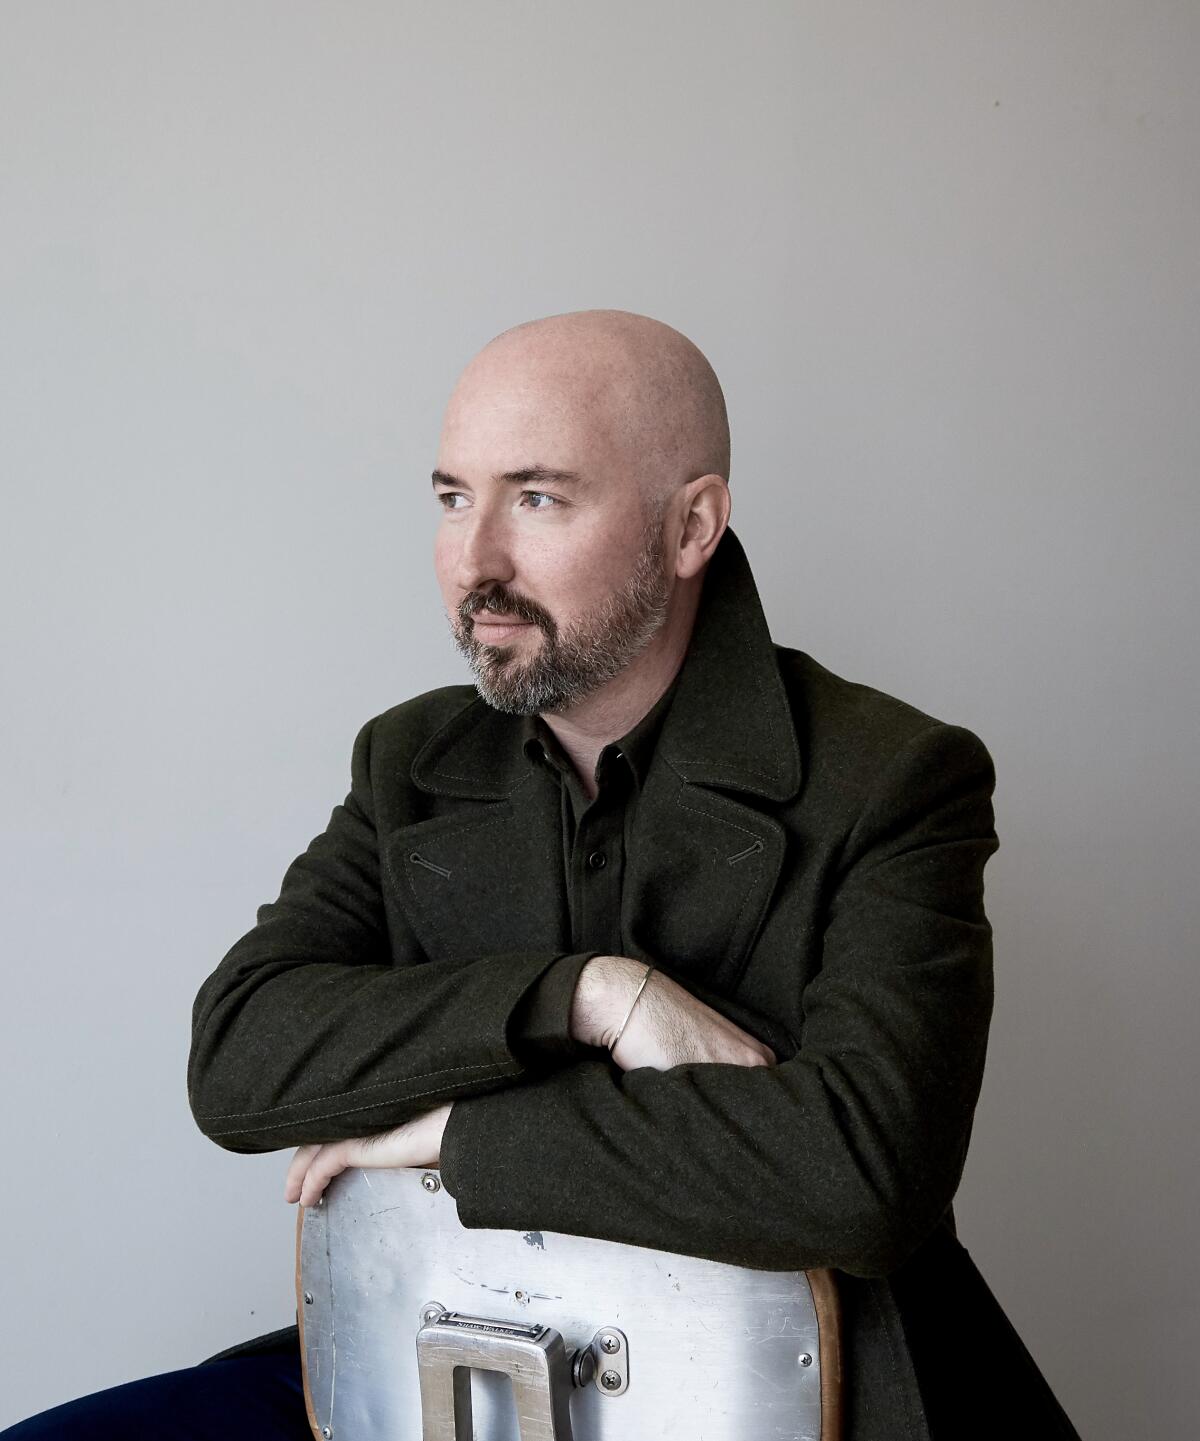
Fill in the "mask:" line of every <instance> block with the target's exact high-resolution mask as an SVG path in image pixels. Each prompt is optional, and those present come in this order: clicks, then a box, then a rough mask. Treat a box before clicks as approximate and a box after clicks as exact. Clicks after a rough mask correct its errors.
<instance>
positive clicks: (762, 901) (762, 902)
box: [676, 795, 771, 935]
mask: <svg viewBox="0 0 1200 1441" xmlns="http://www.w3.org/2000/svg"><path fill="white" fill-rule="evenodd" d="M676 804H677V805H678V806H679V807H680V808H681V809H682V810H685V811H691V813H692V814H693V815H694V816H703V817H704V819H705V820H716V821H720V823H721V824H722V825H726V826H732V827H733V829H734V830H735V831H741V833H742V834H743V835H745V836H753V837H754V839H755V840H756V841H761V840H762V837H761V836H759V835H756V834H755V832H754V831H751V830H747V829H746V827H745V826H739V825H738V823H737V822H736V821H731V820H726V818H725V817H724V816H714V815H712V814H711V812H709V811H702V810H698V809H697V808H696V807H695V806H689V805H688V803H687V802H686V801H685V800H684V798H683V796H682V795H680V796H678V797H676ZM754 890H755V887H754V884H753V882H751V884H750V885H748V886H747V887H746V892H745V894H744V895H743V896H742V903H741V905H740V906H739V907H738V912H737V915H736V916H734V918H733V925H732V927H731V928H730V929H731V932H732V933H733V934H734V935H736V934H737V933H738V927H739V926H740V925H741V923H742V913H743V912H744V911H745V909H746V907H747V906H748V905H749V904H750V898H751V897H752V896H753V895H754ZM770 898H771V890H770V888H769V887H766V886H764V887H763V892H762V895H761V897H760V898H759V913H758V916H757V917H756V918H755V922H754V929H755V930H757V929H758V926H759V923H760V922H761V920H762V915H763V912H764V911H765V910H766V906H767V902H768V901H769V900H770Z"/></svg>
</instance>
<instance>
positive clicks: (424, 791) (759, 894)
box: [188, 531, 1074, 1441]
mask: <svg viewBox="0 0 1200 1441" xmlns="http://www.w3.org/2000/svg"><path fill="white" fill-rule="evenodd" d="M525 733H527V732H525V731H524V730H523V727H522V722H521V719H520V718H519V717H515V716H510V715H505V714H503V713H501V712H499V711H497V710H495V709H493V708H492V707H490V706H488V705H486V704H485V703H484V702H483V701H482V700H481V699H479V698H478V696H477V694H476V692H475V690H474V687H472V686H469V685H459V686H446V687H442V688H440V689H438V690H433V691H429V692H427V693H425V694H424V695H420V696H416V697H415V698H413V699H412V700H409V701H406V702H404V703H403V704H402V705H398V706H396V707H394V708H393V709H391V710H389V711H386V712H384V713H383V714H382V715H380V716H377V717H375V719H374V720H372V721H369V722H368V723H367V724H366V725H365V726H364V727H363V728H362V730H361V731H360V733H359V735H358V738H357V741H356V743H355V746H354V753H353V759H352V765H351V774H352V781H351V790H350V794H349V795H348V796H347V798H346V800H345V803H344V804H343V805H340V806H338V807H336V808H335V810H334V812H333V814H332V816H331V818H330V822H329V825H328V828H327V829H326V830H325V832H324V833H323V834H322V835H320V836H318V837H317V838H316V839H315V840H314V841H313V842H312V843H311V845H310V846H309V847H308V849H307V851H306V852H305V853H304V854H303V855H302V856H300V857H299V858H298V859H297V860H296V861H294V862H293V864H292V866H291V867H290V868H289V869H288V871H287V874H286V875H285V877H284V881H283V887H282V891H281V894H280V896H279V899H278V900H277V901H275V902H273V903H272V904H270V905H265V906H263V907H262V908H261V909H260V910H259V912H258V923H257V925H256V926H255V927H254V928H253V929H252V930H251V931H250V932H248V933H247V934H246V935H245V936H243V937H242V939H241V940H239V941H238V942H237V943H236V944H235V945H234V946H233V948H232V949H231V950H230V952H229V953H228V955H227V956H226V957H225V958H224V960H223V961H222V962H221V963H220V965H219V966H218V967H217V968H216V970H215V971H214V972H213V973H212V975H210V976H209V977H208V979H207V980H206V981H205V982H204V984H203V985H202V986H201V988H200V991H199V994H198V995H197V997H196V1002H195V1006H194V1010H193V1032H192V1048H191V1055H190V1059H189V1066H188V1093H189V1098H190V1102H191V1106H192V1110H193V1114H194V1115H195V1118H196V1121H197V1123H198V1124H199V1126H200V1128H201V1130H202V1131H203V1132H204V1133H205V1134H206V1135H207V1136H210V1137H211V1138H212V1139H213V1140H214V1141H216V1142H217V1143H218V1144H220V1145H222V1146H224V1147H226V1148H227V1149H229V1150H232V1151H246V1152H250V1151H269V1150H275V1149H278V1148H283V1147H291V1146H295V1145H298V1144H301V1143H304V1142H309V1141H330V1140H336V1139H341V1138H343V1137H347V1136H358V1135H363V1134H366V1133H369V1132H373V1131H379V1130H383V1129H386V1128H388V1127H391V1126H394V1125H397V1124H398V1123H399V1122H401V1121H403V1120H405V1119H407V1118H408V1117H410V1116H412V1115H414V1114H417V1113H419V1112H421V1111H423V1110H426V1109H428V1108H430V1107H431V1106H434V1105H436V1104H438V1103H440V1102H443V1101H450V1100H452V1101H454V1102H455V1105H454V1107H453V1110H452V1112H451V1115H450V1120H449V1123H448V1125H447V1127H446V1132H445V1137H444V1141H443V1147H442V1155H441V1173H442V1177H443V1180H444V1182H445V1184H446V1187H447V1189H448V1190H449V1191H450V1193H451V1194H452V1195H453V1196H454V1198H455V1201H456V1203H457V1206H458V1211H459V1215H460V1217H461V1219H462V1221H463V1223H464V1224H465V1225H467V1226H487V1227H509V1228H519V1229H521V1230H528V1229H534V1230H553V1231H565V1232H570V1233H574V1234H581V1235H590V1236H599V1237H607V1238H611V1239H613V1240H618V1241H626V1242H633V1243H637V1244H641V1245H648V1246H653V1247H656V1248H659V1249H662V1250H672V1251H680V1252H687V1253H690V1254H693V1255H699V1256H707V1257H712V1258H714V1259H717V1260H720V1261H726V1262H732V1263H734V1264H737V1265H743V1266H757V1267H767V1268H770V1269H797V1268H813V1267H834V1268H837V1270H838V1271H839V1272H841V1273H842V1274H841V1276H840V1277H839V1281H840V1283H841V1294H842V1300H843V1307H844V1314H845V1336H844V1347H845V1362H846V1377H845V1381H846V1388H847V1419H848V1429H847V1441H908V1438H913V1441H927V1438H929V1437H931V1436H932V1437H933V1438H935V1441H956V1438H957V1437H963V1436H967V1435H970V1436H972V1437H984V1436H991V1435H993V1434H994V1435H997V1436H999V1435H1007V1436H1012V1435H1020V1436H1030V1437H1053V1436H1060V1435H1061V1436H1068V1437H1069V1436H1073V1435H1074V1432H1073V1431H1072V1430H1071V1428H1070V1426H1069V1423H1068V1422H1067V1421H1066V1418H1065V1417H1064V1416H1063V1415H1062V1412H1061V1410H1060V1409H1059V1408H1058V1406H1057V1404H1056V1402H1055V1401H1054V1398H1053V1396H1052V1395H1051V1394H1050V1392H1049V1390H1048V1388H1047V1387H1046V1385H1045V1382H1044V1381H1043V1380H1042V1378H1041V1376H1040V1374H1039V1373H1038V1371H1037V1368H1036V1367H1035V1366H1034V1364H1033V1362H1032V1360H1031V1359H1030V1357H1029V1355H1028V1353H1027V1352H1026V1351H1025V1349H1024V1347H1023V1346H1022V1345H1021V1342H1020V1340H1019V1339H1018V1338H1017V1336H1016V1334H1015V1332H1013V1330H1012V1328H1011V1327H1010V1326H1009V1325H1008V1323H1007V1321H1006V1320H1005V1318H1004V1316H1003V1313H1002V1312H1001V1311H1000V1309H999V1307H998V1306H997V1305H996V1303H995V1301H994V1299H993V1298H992V1297H991V1294H990V1292H989V1291H988V1289H987V1287H986V1285H985V1284H984V1283H983V1281H982V1278H981V1277H980V1276H979V1273H978V1271H977V1270H976V1269H975V1267H974V1266H973V1264H972V1262H971V1261H970V1258H969V1257H968V1255H967V1252H966V1251H965V1250H964V1249H963V1247H962V1246H961V1245H960V1244H959V1243H958V1241H957V1239H956V1238H955V1236H954V1234H953V1222H952V1217H951V1211H950V1203H951V1199H952V1197H953V1195H954V1192H955V1189H956V1187H957V1185H958V1182H959V1177H960V1175H961V1173H962V1168H963V1162H964V1159H965V1157H966V1152H967V1142H968V1139H969V1136H970V1132H971V1120H972V1114H973V1111H974V1107H975V1103H976V1100H977V1098H978V1095H979V1089H980V1083H981V1080H982V1076H983V1066H984V1055H985V1049H986V1043H987V1031H988V1023H989V1019H990V1015H991V1009H992V947H991V929H990V926H989V924H988V921H987V919H986V917H985V914H984V905H983V891H984V887H983V870H984V865H985V862H986V861H987V859H988V857H989V856H990V855H991V854H992V853H993V852H994V851H995V849H996V846H997V840H996V835H995V830H994V828H993V814H992V805H991V794H992V788H993V783H994V773H993V768H992V762H991V759H990V757H989V755H988V752H987V750H986V749H985V747H984V746H983V744H982V743H981V742H980V740H979V739H978V738H977V737H976V736H975V735H973V734H972V733H971V732H970V731H968V730H965V729H963V728H962V727H960V726H954V725H946V724H943V723H942V722H940V721H938V720H935V719H933V718H932V717H931V716H928V715H925V714H923V713H922V712H921V711H919V710H916V709H914V708H913V707H912V706H910V705H906V704H904V703H903V702H902V701H899V700H895V699H893V698H891V697H889V696H886V695H883V694H881V693H880V692H879V691H876V690H872V689H870V688H868V687H866V686H862V685H857V684H852V683H850V682H848V681H845V680H842V679H841V678H839V677H838V676H835V675H833V674H831V673H830V672H829V671H827V670H825V669H824V668H823V667H822V666H820V665H818V664H817V663H816V661H814V660H812V659H811V658H810V657H809V656H807V655H805V654H804V653H803V652H800V651H797V650H792V649H788V648H786V647H783V646H776V645H774V644H773V643H772V640H771V637H770V634H769V632H768V629H767V624H766V620H765V618H764V616H763V612H762V607H761V604H760V602H759V598H758V593H757V590H756V588H755V585H754V580H753V576H752V575H751V572H750V567H749V565H748V563H747V560H746V556H745V553H744V551H743V549H742V547H741V545H740V543H739V541H738V540H737V537H736V536H735V535H734V534H733V532H732V531H727V532H726V533H725V535H724V537H723V538H722V540H721V543H720V545H719V546H718V549H717V551H716V553H715V554H714V556H713V559H712V561H711V563H710V566H709V569H708V572H707V576H706V579H705V584H704V589H703V594H702V600H701V606H700V610H699V613H698V615H697V620H696V626H695V629H694V631H693V635H692V638H691V642H690V645H689V648H688V651H687V655H686V657H685V659H684V663H683V666H682V668H681V670H680V672H679V678H678V684H677V687H676V690H675V694H674V697H673V699H672V701H671V704H670V706H669V708H668V709H667V711H666V714H665V719H664V721H663V724H662V728H661V731H660V732H659V734H658V736H657V739H656V743H655V745H654V749H653V754H652V757H651V760H650V764H649V769H648V771H647V774H646V777H645V782H644V785H643V786H642V788H641V791H640V794H639V798H638V804H637V808H636V813H635V815H634V816H633V819H632V824H631V833H630V838H629V844H628V847H627V854H626V856H625V871H624V878H623V884H622V888H621V916H620V932H621V939H622V951H623V953H624V954H626V955H629V956H633V957H637V958H639V959H645V960H653V961H654V962H655V963H656V964H657V965H658V966H659V967H660V968H661V969H662V970H663V971H665V972H666V973H667V974H668V975H670V976H671V977H673V978H674V979H675V980H677V981H678V982H679V983H680V984H682V985H684V986H686V987H687V988H688V989H689V990H691V991H692V992H694V993H695V994H696V995H698V996H700V997H701V998H702V999H703V1000H705V1001H707V1002H708V1003H709V1004H710V1005H712V1006H714V1007H715V1008H717V1009H719V1010H721V1011H723V1012H724V1013H725V1014H727V1015H729V1016H730V1017H731V1018H732V1019H734V1020H736V1021H737V1022H738V1023H739V1024H740V1025H742V1026H743V1027H745V1029H747V1030H749V1031H751V1032H753V1033H754V1034H755V1035H757V1036H758V1037H759V1038H760V1039H761V1040H763V1041H765V1042H766V1043H767V1044H769V1045H770V1046H771V1047H772V1048H773V1049H774V1051H775V1053H776V1055H777V1056H778V1059H779V1064H778V1065H776V1066H774V1067H769V1068H768V1067H756V1068H745V1067H738V1066H727V1065H717V1064H690V1065H683V1066H677V1067H675V1068H673V1069H672V1070H669V1071H658V1070H654V1069H651V1068H649V1067H647V1068H643V1069H639V1070H634V1071H629V1072H622V1071H621V1070H619V1069H618V1068H617V1067H616V1066H615V1065H614V1064H613V1063H612V1062H611V1061H610V1060H609V1059H608V1058H607V1055H606V1053H604V1052H599V1051H595V1050H592V1049H591V1048H581V1049H580V1048H577V1050H578V1053H577V1054H571V1053H569V1052H566V1053H562V1054H559V1055H555V1054H554V1053H553V1052H552V1051H551V1050H547V1049H546V1048H544V1047H530V1046H528V1045H526V1044H524V1041H523V1038H522V1037H521V1036H520V1035H518V1033H517V1021H516V1019H515V1018H517V1017H519V1016H528V1014H529V1011H530V1004H529V1002H530V998H531V996H533V995H534V994H535V993H536V989H537V987H538V984H539V982H543V983H546V982H547V978H548V975H549V972H550V971H551V968H552V967H554V965H555V963H556V962H558V961H560V960H562V959H563V958H564V957H565V956H568V955H570V954H571V953H572V952H573V950H574V948H573V947H572V945H571V935H570V925H569V915H568V908H567V904H566V896H565V893H564V885H565V882H564V873H563V872H564V867H563V855H562V829H561V815H560V797H561V792H560V787H559V784H558V782H557V779H556V777H555V776H554V775H553V774H552V772H551V771H550V770H549V768H547V767H546V766H544V765H542V766H539V765H531V764H530V762H529V757H528V756H527V755H526V754H525V753H524V752H523V750H522V745H521V741H522V735H523V734H525ZM543 989H545V984H544V985H543ZM523 1000H524V1002H525V1005H524V1006H522V1004H521V1003H522V1001H523ZM250 1344H252V1343H250ZM968 1416H970V1417H971V1421H970V1429H969V1430H964V1429H962V1427H963V1426H964V1425H966V1424H967V1423H966V1420H965V1418H966V1417H968ZM989 1428H992V1429H989ZM680 1441H687V1438H680Z"/></svg>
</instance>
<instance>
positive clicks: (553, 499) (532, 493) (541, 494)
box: [521, 490, 558, 510]
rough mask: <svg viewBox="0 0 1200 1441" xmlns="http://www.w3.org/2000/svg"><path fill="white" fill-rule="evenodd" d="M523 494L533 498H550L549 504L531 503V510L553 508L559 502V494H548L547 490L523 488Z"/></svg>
mask: <svg viewBox="0 0 1200 1441" xmlns="http://www.w3.org/2000/svg"><path fill="white" fill-rule="evenodd" d="M521 494H522V496H529V497H530V499H532V500H548V501H549V502H550V504H549V505H531V506H530V507H529V509H530V510H553V509H554V507H555V506H556V505H557V504H558V497H557V496H554V495H547V494H546V493H545V491H542V490H523V491H522V492H521Z"/></svg>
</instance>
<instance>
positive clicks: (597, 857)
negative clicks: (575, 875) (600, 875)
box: [588, 851, 608, 871]
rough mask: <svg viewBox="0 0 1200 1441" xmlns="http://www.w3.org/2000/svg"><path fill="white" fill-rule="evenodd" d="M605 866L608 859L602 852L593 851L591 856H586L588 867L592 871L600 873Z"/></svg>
mask: <svg viewBox="0 0 1200 1441" xmlns="http://www.w3.org/2000/svg"><path fill="white" fill-rule="evenodd" d="M607 864H608V857H607V856H606V855H605V854H604V852H603V851H593V852H592V853H591V855H590V856H588V865H589V866H591V868H592V870H594V871H602V870H603V869H604V867H605V866H606V865H607Z"/></svg>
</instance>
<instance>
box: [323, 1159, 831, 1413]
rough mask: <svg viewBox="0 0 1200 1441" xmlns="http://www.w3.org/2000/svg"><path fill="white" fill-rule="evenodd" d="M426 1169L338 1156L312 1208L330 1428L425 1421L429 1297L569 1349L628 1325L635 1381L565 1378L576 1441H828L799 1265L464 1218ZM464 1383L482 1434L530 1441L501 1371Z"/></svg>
mask: <svg viewBox="0 0 1200 1441" xmlns="http://www.w3.org/2000/svg"><path fill="white" fill-rule="evenodd" d="M425 1175H433V1176H437V1171H436V1170H432V1171H431V1170H427V1169H409V1168H400V1169H396V1170H387V1171H385V1170H371V1171H365V1170H352V1171H346V1172H344V1173H343V1174H342V1175H341V1176H339V1177H338V1178H337V1179H336V1180H335V1181H334V1182H333V1183H332V1185H331V1186H330V1187H329V1189H328V1191H327V1192H326V1200H325V1204H324V1205H323V1206H320V1207H315V1208H313V1209H311V1210H308V1211H306V1212H305V1214H304V1223H303V1232H302V1236H301V1252H300V1254H301V1275H300V1290H301V1292H302V1293H304V1292H307V1293H308V1294H309V1295H311V1297H312V1300H311V1302H306V1301H305V1299H304V1295H303V1294H302V1295H301V1297H300V1305H301V1307H302V1310H303V1318H304V1349H305V1360H306V1371H307V1382H308V1388H309V1397H310V1400H311V1402H312V1406H313V1410H314V1413H315V1415H316V1417H317V1423H318V1427H328V1428H329V1434H330V1435H331V1436H332V1438H333V1441H385V1438H386V1441H418V1438H420V1437H421V1436H422V1424H421V1400H420V1388H419V1383H418V1375H417V1356H416V1333H417V1331H418V1330H419V1329H420V1327H421V1325H422V1317H421V1313H422V1310H423V1308H424V1307H425V1306H427V1305H428V1304H429V1303H430V1302H439V1303H440V1304H441V1305H442V1306H444V1307H445V1308H447V1309H448V1310H452V1311H454V1310H457V1311H462V1312H465V1313H468V1314H469V1315H472V1316H488V1317H496V1318H500V1319H503V1320H510V1321H522V1322H534V1321H536V1322H540V1323H542V1324H543V1325H547V1326H552V1327H554V1328H555V1329H557V1330H558V1331H560V1332H561V1333H562V1336H563V1339H564V1341H565V1343H566V1346H567V1348H568V1350H572V1349H574V1348H576V1347H583V1346H587V1345H588V1344H590V1342H591V1341H592V1338H593V1337H594V1335H595V1333H596V1332H597V1331H598V1330H599V1329H600V1328H601V1327H603V1326H605V1325H610V1326H614V1327H619V1328H620V1329H621V1330H622V1331H623V1332H624V1333H625V1334H626V1336H627V1337H628V1342H629V1348H628V1366H629V1385H628V1389H627V1390H625V1391H624V1392H623V1393H622V1394H620V1395H617V1396H606V1395H603V1394H602V1393H601V1392H600V1391H599V1390H598V1389H597V1387H596V1386H595V1385H590V1386H587V1387H584V1388H582V1389H575V1390H573V1391H572V1395H571V1401H570V1414H571V1425H572V1431H573V1435H574V1438H575V1441H661V1438H662V1437H664V1436H677V1437H686V1438H687V1441H746V1438H747V1437H751V1436H752V1437H754V1441H819V1436H820V1415H821V1407H820V1385H821V1377H820V1354H819V1349H818V1335H817V1320H816V1313H815V1311H814V1309H813V1302H812V1294H811V1292H810V1290H809V1287H808V1281H807V1278H806V1277H805V1275H804V1272H803V1271H790V1272H779V1271H754V1270H745V1269H743V1268H741V1267H737V1266H727V1265H723V1264H721V1263H719V1262H715V1261H706V1260H700V1259H698V1258H696V1257H690V1256H679V1255H675V1254H673V1253H669V1252H665V1251H654V1250H651V1249H649V1248H648V1247H642V1246H625V1245H621V1244H619V1243H617V1242H612V1241H601V1240H595V1239H592V1238H589V1237H582V1236H567V1235H562V1234H560V1233H557V1232H553V1231H545V1232H520V1231H493V1230H468V1229H466V1228H465V1227H463V1226H462V1225H460V1224H459V1220H458V1214H457V1211H456V1209H455V1205H454V1200H453V1198H452V1197H451V1196H449V1195H448V1194H447V1192H446V1191H445V1190H444V1189H440V1188H439V1189H438V1190H436V1191H432V1192H430V1191H427V1190H426V1189H425V1187H424V1186H423V1185H422V1184H421V1178H422V1176H425ZM802 1355H805V1356H808V1357H810V1358H811V1361H810V1363H809V1364H807V1365H805V1364H801V1361H800V1359H799V1358H800V1357H801V1356H802ZM471 1392H472V1400H473V1405H474V1421H475V1425H474V1432H475V1436H474V1441H520V1433H519V1430H518V1424H517V1420H516V1413H515V1410H514V1406H513V1401H512V1386H511V1382H510V1381H509V1380H508V1378H507V1377H506V1376H502V1375H499V1374H498V1373H495V1372H490V1373H489V1372H482V1371H472V1372H471ZM427 1441H428V1438H427ZM438 1441H441V1438H438ZM446 1441H452V1438H449V1437H447V1438H446ZM462 1441H468V1438H462Z"/></svg>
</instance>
